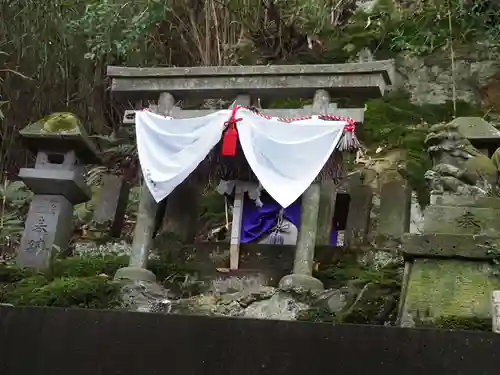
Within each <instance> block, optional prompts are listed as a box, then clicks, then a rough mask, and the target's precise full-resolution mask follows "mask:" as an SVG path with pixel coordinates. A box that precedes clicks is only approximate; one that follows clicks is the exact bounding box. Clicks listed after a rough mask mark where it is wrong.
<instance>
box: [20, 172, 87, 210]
mask: <svg viewBox="0 0 500 375" xmlns="http://www.w3.org/2000/svg"><path fill="white" fill-rule="evenodd" d="M19 178H20V179H21V180H22V181H23V182H24V183H25V184H26V186H27V187H28V188H29V189H30V190H31V191H32V192H33V193H35V194H40V195H62V196H64V197H65V198H66V199H67V200H68V201H70V202H71V203H72V204H74V205H75V204H80V203H84V202H87V201H88V200H90V198H91V196H92V194H91V191H90V188H89V187H88V186H87V185H86V184H85V179H84V177H83V175H82V174H81V173H80V172H79V171H72V170H62V169H34V168H21V169H20V170H19Z"/></svg>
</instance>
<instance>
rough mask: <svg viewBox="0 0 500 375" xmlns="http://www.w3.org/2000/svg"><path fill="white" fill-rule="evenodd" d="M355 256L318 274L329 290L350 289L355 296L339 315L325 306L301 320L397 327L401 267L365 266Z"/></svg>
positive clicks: (303, 314) (388, 265) (346, 258)
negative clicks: (387, 324)
mask: <svg viewBox="0 0 500 375" xmlns="http://www.w3.org/2000/svg"><path fill="white" fill-rule="evenodd" d="M356 258H357V257H356V256H355V255H353V254H346V257H344V258H343V259H342V261H339V262H337V263H336V264H333V265H331V266H329V267H327V268H325V269H323V270H319V271H318V272H316V273H315V275H314V276H315V277H317V278H318V279H319V280H321V281H322V282H323V283H324V285H325V287H326V288H329V289H341V288H346V286H347V288H348V289H349V290H351V291H352V293H353V294H354V295H353V296H352V297H353V301H351V302H350V303H348V304H346V306H345V308H344V309H342V311H341V312H339V313H338V314H332V313H331V312H330V311H328V309H325V308H324V307H322V306H318V307H314V306H313V307H312V308H311V309H309V310H307V311H305V312H304V313H302V314H301V316H300V320H306V321H312V322H319V321H326V322H336V323H356V324H379V325H382V324H385V323H386V322H392V323H394V322H395V320H396V318H397V307H398V303H399V296H400V293H401V282H402V265H401V264H400V263H399V262H389V263H388V264H386V265H385V266H384V267H376V266H375V265H374V264H363V263H361V262H360V261H359V260H357V259H356Z"/></svg>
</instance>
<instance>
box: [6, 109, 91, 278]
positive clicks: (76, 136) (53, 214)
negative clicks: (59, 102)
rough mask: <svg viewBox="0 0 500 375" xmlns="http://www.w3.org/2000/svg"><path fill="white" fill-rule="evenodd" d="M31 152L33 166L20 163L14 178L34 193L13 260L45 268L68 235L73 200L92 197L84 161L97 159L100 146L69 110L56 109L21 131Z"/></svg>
mask: <svg viewBox="0 0 500 375" xmlns="http://www.w3.org/2000/svg"><path fill="white" fill-rule="evenodd" d="M20 134H21V137H22V139H23V141H24V143H25V144H26V146H27V147H28V148H29V149H30V150H31V151H33V152H34V153H36V162H35V166H34V168H21V170H20V171H19V178H20V179H21V180H22V181H23V182H24V183H25V184H26V186H27V187H28V188H29V189H30V190H31V191H33V193H34V194H35V195H34V197H33V200H32V201H31V205H30V209H29V212H28V217H27V219H26V224H25V229H24V232H23V235H22V238H21V245H20V247H19V250H18V253H17V258H16V260H17V263H18V264H19V265H21V266H23V267H34V268H37V269H46V268H48V267H49V266H50V261H51V259H52V258H53V257H54V256H55V255H56V254H57V253H58V252H60V251H65V250H66V249H67V247H68V244H69V241H70V239H71V237H72V235H73V229H74V228H73V206H74V205H76V204H80V203H84V202H86V201H88V200H90V198H91V192H90V189H89V187H88V186H87V185H86V184H85V178H84V164H86V163H88V164H98V163H100V162H101V159H100V158H99V156H98V155H99V151H98V148H97V146H96V145H95V144H94V142H93V141H92V140H91V139H90V138H89V137H88V135H87V133H86V131H85V129H84V128H83V127H82V125H81V123H80V121H79V120H78V119H77V118H76V117H75V116H74V115H73V114H71V113H56V114H53V115H50V116H48V117H47V118H45V119H43V120H40V121H38V122H36V123H34V124H30V125H28V126H27V127H25V128H24V129H22V130H21V131H20Z"/></svg>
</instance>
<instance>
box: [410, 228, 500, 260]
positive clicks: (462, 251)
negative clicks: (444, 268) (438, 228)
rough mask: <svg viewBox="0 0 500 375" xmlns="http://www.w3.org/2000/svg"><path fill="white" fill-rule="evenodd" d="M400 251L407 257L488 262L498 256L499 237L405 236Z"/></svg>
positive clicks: (457, 235)
mask: <svg viewBox="0 0 500 375" xmlns="http://www.w3.org/2000/svg"><path fill="white" fill-rule="evenodd" d="M402 249H403V254H404V255H405V256H408V257H429V258H430V257H441V258H465V259H476V260H488V259H492V258H496V257H498V256H499V255H500V236H480V235H477V236H471V235H470V234H405V235H404V236H403V242H402Z"/></svg>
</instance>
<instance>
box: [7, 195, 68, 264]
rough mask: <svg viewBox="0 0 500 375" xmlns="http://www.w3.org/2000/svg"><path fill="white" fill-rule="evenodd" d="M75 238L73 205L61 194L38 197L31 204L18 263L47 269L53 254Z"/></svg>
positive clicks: (63, 248) (17, 258)
mask: <svg viewBox="0 0 500 375" xmlns="http://www.w3.org/2000/svg"><path fill="white" fill-rule="evenodd" d="M72 235H73V206H72V204H71V203H70V202H69V201H68V200H67V199H66V198H65V197H63V196H60V195H35V196H34V197H33V200H32V201H31V205H30V209H29V211H28V217H27V219H26V223H25V229H24V232H23V236H22V238H21V244H20V246H19V250H18V254H17V257H16V261H17V263H18V264H19V265H20V266H23V267H33V268H37V269H44V268H47V267H48V266H49V265H50V261H51V259H52V256H53V252H54V251H57V250H58V249H57V248H56V247H55V246H57V247H58V248H59V250H65V249H66V248H67V246H68V244H69V241H70V239H71V237H72Z"/></svg>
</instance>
